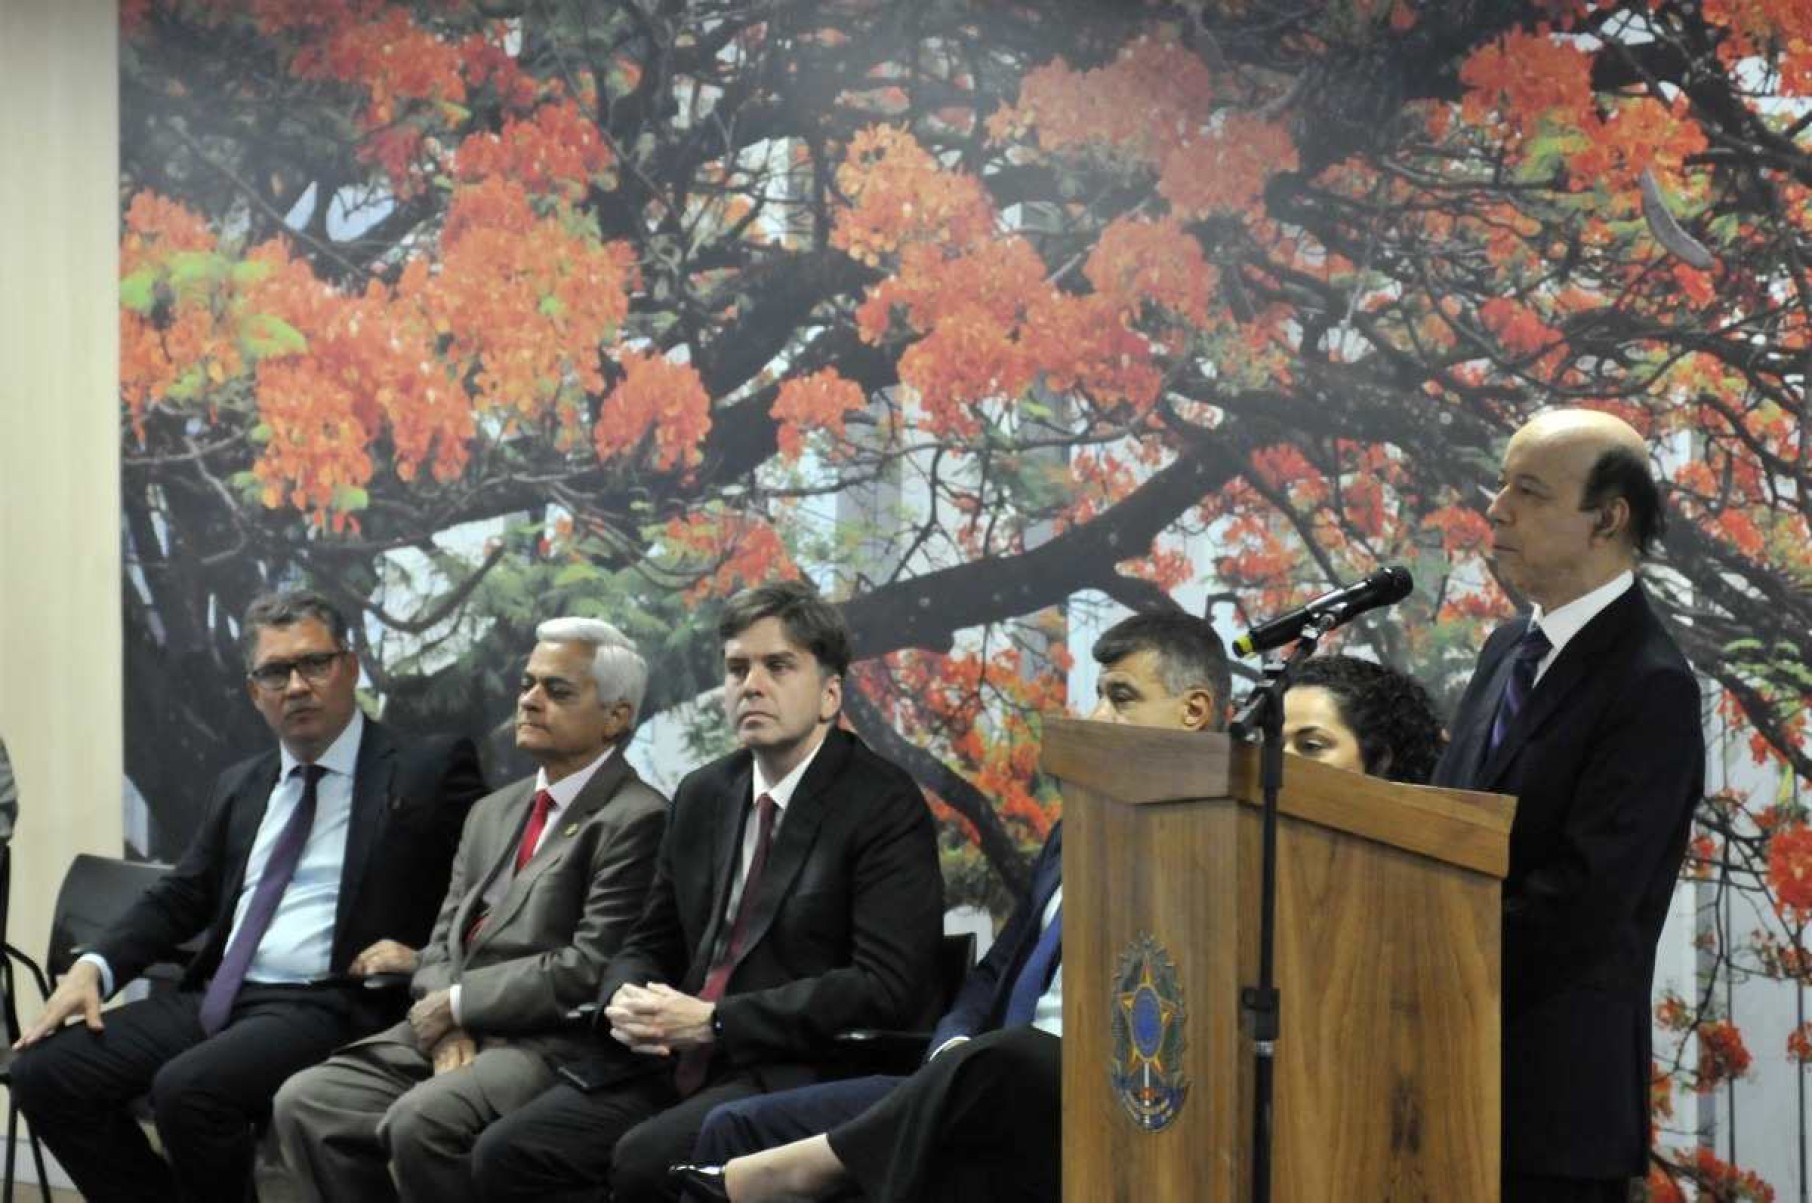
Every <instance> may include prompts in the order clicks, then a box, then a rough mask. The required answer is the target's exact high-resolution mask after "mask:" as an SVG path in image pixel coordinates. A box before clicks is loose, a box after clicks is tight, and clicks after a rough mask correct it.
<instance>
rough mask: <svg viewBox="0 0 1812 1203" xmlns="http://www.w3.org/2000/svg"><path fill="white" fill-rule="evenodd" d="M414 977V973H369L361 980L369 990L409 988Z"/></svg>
mask: <svg viewBox="0 0 1812 1203" xmlns="http://www.w3.org/2000/svg"><path fill="white" fill-rule="evenodd" d="M414 979H415V975H414V974H413V973H367V974H366V975H365V976H364V977H362V978H360V979H359V980H360V982H361V984H362V985H363V986H364V987H365V989H367V990H407V989H408V988H409V983H410V982H411V981H413V980H414Z"/></svg>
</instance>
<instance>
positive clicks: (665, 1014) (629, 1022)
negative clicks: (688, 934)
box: [604, 982, 717, 1056]
mask: <svg viewBox="0 0 1812 1203" xmlns="http://www.w3.org/2000/svg"><path fill="white" fill-rule="evenodd" d="M716 1012H717V1006H716V1004H715V1003H708V1002H706V1001H705V1000H704V999H702V998H694V997H693V996H692V995H690V994H681V993H680V992H679V991H678V990H675V989H674V988H673V987H672V986H669V985H667V984H665V983H664V982H653V983H650V984H649V985H646V986H636V985H624V986H621V987H619V988H618V989H617V992H616V993H615V994H613V995H611V996H610V1001H609V1002H608V1003H606V1004H605V1006H604V1016H605V1018H607V1019H609V1020H610V1035H611V1039H613V1040H615V1041H616V1042H617V1043H618V1044H623V1045H627V1046H628V1047H629V1050H630V1051H631V1052H637V1053H648V1054H651V1055H654V1056H666V1055H668V1054H671V1053H682V1052H685V1051H686V1050H687V1049H693V1048H702V1047H704V1046H705V1045H708V1044H710V1043H711V1042H712V1040H713V1038H714V1036H713V1033H712V1031H711V1017H712V1015H714V1014H715V1013H716Z"/></svg>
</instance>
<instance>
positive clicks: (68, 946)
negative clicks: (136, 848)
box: [0, 848, 182, 1203]
mask: <svg viewBox="0 0 1812 1203" xmlns="http://www.w3.org/2000/svg"><path fill="white" fill-rule="evenodd" d="M10 851H11V850H10V848H9V849H7V851H6V852H5V853H0V875H3V873H4V870H5V869H6V868H10V865H9V864H8V858H9V857H10ZM168 869H169V866H168V865H160V864H151V863H145V862H138V861H128V860H119V859H117V858H114V857H110V856H93V855H91V854H89V853H86V852H84V853H81V854H79V855H78V856H77V857H76V858H75V861H74V862H73V863H72V864H71V865H70V866H69V871H68V872H67V873H65V874H64V875H63V884H62V885H61V886H59V887H58V889H57V903H56V907H55V909H54V910H53V911H52V913H51V919H50V945H49V947H48V949H47V950H46V955H45V958H44V967H43V968H42V969H40V968H39V967H38V966H37V965H36V964H34V963H33V962H32V960H31V958H30V957H28V956H26V955H25V954H24V953H22V952H20V951H19V950H18V949H16V948H14V947H13V946H12V945H11V944H8V945H6V957H5V958H4V961H3V962H0V963H3V964H4V968H3V969H0V986H3V987H4V988H5V991H6V1015H5V1018H6V1025H7V1036H8V1039H7V1051H6V1054H5V1057H4V1058H3V1059H0V1085H4V1086H6V1087H7V1088H8V1090H7V1094H8V1103H7V1117H6V1136H7V1144H6V1181H5V1187H4V1194H3V1196H0V1198H3V1200H4V1203H12V1200H13V1153H14V1144H13V1137H14V1134H15V1132H16V1130H17V1127H18V1122H19V1106H18V1104H17V1103H16V1102H13V1101H12V1099H11V1093H12V1091H11V1086H12V1059H13V1055H12V1048H11V1046H12V1044H13V1043H14V1042H15V1041H17V1040H18V1039H19V1030H20V1029H19V1016H18V1011H17V1008H16V1007H15V1006H14V1004H13V982H12V962H13V961H14V960H15V959H16V960H18V961H19V962H20V963H22V964H24V965H25V966H26V967H27V968H28V969H30V970H31V973H32V977H33V978H34V979H36V982H37V986H38V991H39V993H40V994H41V995H42V996H43V997H45V998H49V997H50V992H51V989H52V987H53V986H54V985H55V983H56V981H57V979H58V978H60V977H62V976H63V975H64V974H65V973H67V972H69V968H70V966H72V965H74V964H75V963H76V960H77V959H78V958H79V957H80V956H81V955H82V953H83V952H85V951H86V950H87V949H88V947H89V946H90V945H92V944H93V942H94V941H95V940H96V939H97V938H99V936H100V935H101V933H102V932H104V931H106V930H107V928H108V926H109V925H110V924H112V922H113V921H114V920H115V919H117V918H119V917H120V916H121V915H122V914H124V913H125V911H126V908H128V907H130V906H131V905H132V904H133V903H134V902H137V901H138V898H139V895H141V894H143V893H144V892H145V890H146V888H147V887H149V886H150V885H151V883H153V882H155V881H156V880H157V879H158V878H159V877H161V876H163V874H164V873H165V872H166V871H167V870H168ZM5 884H6V883H5V881H4V880H3V876H0V887H3V886H4V885H5ZM4 897H5V894H4V890H3V889H0V898H4ZM0 905H3V904H0ZM181 974H182V970H181V968H180V967H179V966H176V965H169V964H158V965H153V966H152V967H151V968H149V969H147V970H146V971H145V974H144V976H145V977H147V978H149V979H151V981H152V985H153V988H154V989H155V988H157V985H158V983H160V982H161V983H166V984H173V983H174V982H175V981H176V980H177V979H178V978H179V977H180V976H181ZM31 1153H32V1161H33V1163H34V1164H35V1165H36V1166H37V1169H38V1189H39V1191H40V1192H42V1194H43V1197H44V1203H50V1187H49V1185H48V1183H47V1180H46V1178H45V1174H44V1154H43V1151H42V1149H41V1147H40V1146H39V1144H38V1137H37V1134H36V1133H32V1135H31Z"/></svg>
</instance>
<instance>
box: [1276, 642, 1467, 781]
mask: <svg viewBox="0 0 1812 1203" xmlns="http://www.w3.org/2000/svg"><path fill="white" fill-rule="evenodd" d="M1446 742H1447V737H1446V735H1445V733H1444V732H1443V731H1442V730H1441V720H1440V719H1439V718H1437V717H1435V711H1434V703H1433V702H1432V701H1431V700H1430V699H1429V697H1428V691H1427V690H1426V689H1423V688H1422V686H1421V685H1420V684H1418V683H1417V682H1416V681H1415V679H1414V678H1412V677H1409V676H1407V675H1405V674H1404V673H1400V672H1398V671H1397V670H1396V669H1394V668H1386V667H1385V666H1384V665H1382V664H1377V663H1374V662H1373V661H1370V660H1361V659H1358V658H1357V657H1355V656H1322V657H1319V658H1317V659H1313V660H1306V661H1304V662H1303V663H1302V664H1301V665H1300V666H1298V668H1297V670H1296V679H1295V680H1294V681H1293V682H1291V684H1290V690H1289V692H1288V693H1286V694H1284V748H1285V749H1286V750H1287V751H1291V752H1294V753H1296V754H1297V755H1299V756H1307V757H1308V758H1309V759H1311V760H1319V761H1321V762H1322V763H1324V764H1331V765H1333V766H1334V767H1335V768H1342V769H1351V770H1353V771H1354V772H1359V773H1368V774H1370V775H1371V776H1373V777H1384V778H1387V779H1389V780H1391V781H1403V782H1407V783H1409V784H1411V785H1421V784H1424V783H1425V782H1427V780H1428V778H1429V777H1430V775H1432V774H1433V773H1434V767H1435V762H1436V761H1437V760H1439V759H1440V758H1441V748H1442V747H1443V745H1445V744H1446Z"/></svg>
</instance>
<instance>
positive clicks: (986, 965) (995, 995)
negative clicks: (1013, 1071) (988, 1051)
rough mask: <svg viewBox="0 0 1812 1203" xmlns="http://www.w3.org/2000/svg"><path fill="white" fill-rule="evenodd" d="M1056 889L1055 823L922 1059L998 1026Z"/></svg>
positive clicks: (1059, 873)
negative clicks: (1022, 889)
mask: <svg viewBox="0 0 1812 1203" xmlns="http://www.w3.org/2000/svg"><path fill="white" fill-rule="evenodd" d="M1062 884H1063V824H1062V823H1059V824H1057V825H1056V826H1055V827H1053V828H1051V834H1050V837H1049V838H1048V839H1046V840H1045V843H1044V848H1043V849H1042V850H1040V851H1039V853H1038V859H1037V860H1036V861H1035V862H1033V864H1032V886H1031V890H1030V892H1029V893H1028V894H1027V895H1026V896H1025V897H1024V898H1022V899H1020V901H1019V905H1018V906H1016V907H1014V908H1013V913H1012V914H1011V915H1009V916H1008V917H1007V922H1006V925H1005V926H1004V927H1002V928H1001V929H1000V934H999V935H998V936H996V937H994V943H993V944H991V945H989V946H988V955H987V956H985V957H983V958H982V959H981V963H980V964H978V965H976V967H975V968H974V969H971V970H970V971H969V975H968V976H967V977H965V978H964V979H963V987H962V989H961V990H960V991H958V992H957V995H956V1001H955V1002H953V1003H951V1004H950V1010H949V1011H947V1012H946V1013H945V1014H944V1017H943V1018H942V1019H940V1020H938V1025H937V1028H936V1029H935V1030H934V1031H933V1032H932V1034H931V1044H930V1047H929V1048H927V1049H926V1051H927V1052H928V1053H935V1052H936V1051H937V1050H938V1049H939V1048H940V1047H941V1046H942V1045H943V1044H944V1042H945V1041H947V1040H951V1039H954V1038H955V1037H957V1036H976V1035H979V1034H981V1033H982V1032H991V1031H993V1030H994V1029H995V1028H998V1027H999V1026H1000V1021H1001V1017H1002V1016H1003V1015H1005V1014H1006V1010H1007V1000H1008V998H1010V997H1011V996H1012V993H1013V983H1014V982H1015V981H1016V980H1017V979H1018V977H1019V968H1020V966H1021V965H1024V964H1025V963H1026V958H1027V957H1029V956H1031V955H1032V949H1034V948H1036V947H1037V946H1038V937H1039V936H1040V935H1042V934H1043V923H1044V908H1045V907H1047V906H1049V905H1050V902H1051V895H1052V894H1055V893H1056V892H1057V887H1058V886H1060V885H1062Z"/></svg>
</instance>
